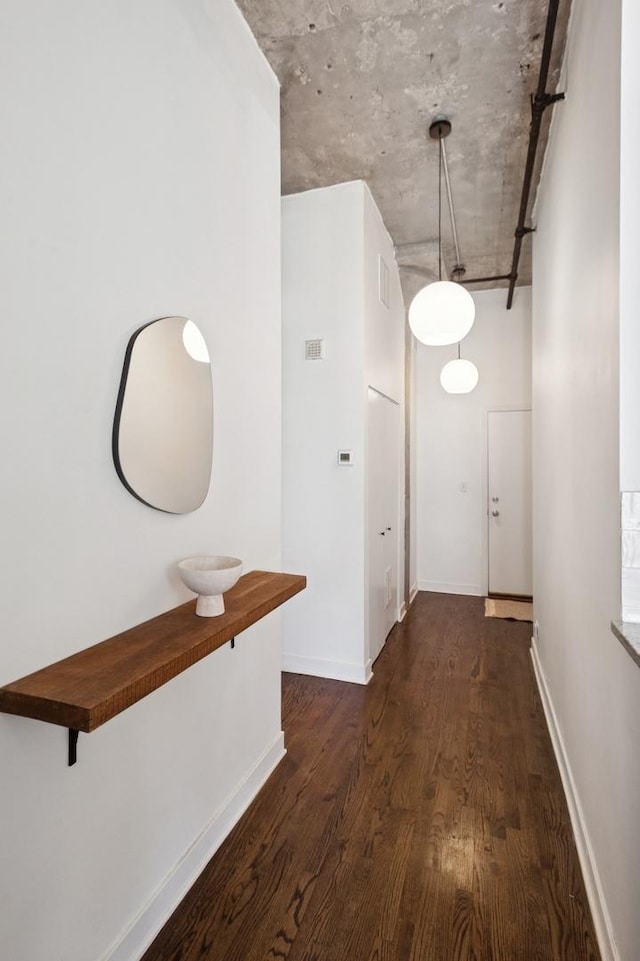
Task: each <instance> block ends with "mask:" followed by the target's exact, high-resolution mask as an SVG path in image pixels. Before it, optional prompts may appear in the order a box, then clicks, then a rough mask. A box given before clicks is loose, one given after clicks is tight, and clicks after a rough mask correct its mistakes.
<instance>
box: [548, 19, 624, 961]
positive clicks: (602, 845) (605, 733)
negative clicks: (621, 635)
mask: <svg viewBox="0 0 640 961" xmlns="http://www.w3.org/2000/svg"><path fill="white" fill-rule="evenodd" d="M631 6H632V5H631V4H629V9H628V10H627V9H626V5H625V12H626V13H628V12H629V10H631ZM620 9H621V4H620V2H613V3H610V4H606V5H603V4H602V3H599V2H598V0H583V2H582V3H579V4H574V6H573V17H572V23H571V30H570V37H569V43H568V48H567V53H566V62H565V70H564V76H563V78H562V79H561V84H560V89H562V90H566V93H567V99H566V102H565V103H563V104H562V105H559V106H557V107H556V108H554V118H553V127H552V136H551V141H550V145H549V149H548V155H547V158H546V167H545V171H544V178H543V183H542V187H541V191H540V197H539V205H538V214H537V232H536V233H535V234H534V235H533V244H534V247H533V250H534V265H533V266H534V273H533V276H534V286H533V383H534V387H533V394H534V456H533V463H534V598H535V617H536V618H537V620H538V622H539V639H538V642H537V645H536V647H535V649H534V655H535V660H536V665H537V668H538V672H539V676H540V680H541V686H542V690H543V693H544V694H545V698H546V707H547V712H548V716H549V718H550V720H551V728H552V733H553V735H554V739H555V745H556V752H557V754H558V757H559V760H560V764H561V769H562V771H563V775H564V778H565V786H566V787H567V788H568V795H569V800H570V805H571V808H572V813H573V821H574V829H575V833H576V838H577V842H578V847H579V851H580V854H581V859H582V863H583V870H584V874H585V880H586V882H587V885H588V888H589V891H590V897H591V904H592V910H593V912H594V917H595V921H596V924H597V926H598V930H599V934H600V940H601V946H602V953H603V959H604V961H610V959H614V958H615V959H619V961H635V959H636V958H637V957H638V950H639V947H640V915H639V914H638V890H640V841H639V835H638V823H640V755H639V754H638V742H639V739H640V671H638V668H637V665H635V664H634V663H633V661H632V660H631V658H630V657H629V655H628V654H627V653H626V652H625V650H624V649H623V648H622V647H621V645H620V644H619V643H618V641H617V640H616V639H615V638H614V637H613V635H612V634H611V631H610V627H609V623H610V621H611V620H612V618H616V617H617V616H618V614H619V607H620V533H619V528H620V514H619V342H618V340H619V339H618V329H619V324H618V297H619V281H620V266H621V263H620V256H619V238H620V192H619V186H620V155H619V149H618V145H619V143H620V116H619V105H620ZM625 30H626V26H625ZM627 41H628V42H629V44H633V45H634V46H636V45H637V33H634V34H633V36H629V37H628V38H627V37H626V36H625V49H628V47H627ZM594 118H598V132H597V136H594ZM634 129H636V130H637V121H636V126H634ZM627 136H628V135H627V133H625V136H624V139H623V147H624V145H625V143H626V142H627ZM625 168H626V161H625V163H624V164H623V170H624V169H625ZM623 223H627V227H629V225H628V222H627V221H626V218H623ZM625 239H626V241H627V242H629V243H633V245H634V246H635V247H637V239H636V236H635V231H633V236H631V235H628V236H627V237H626V238H625ZM627 263H628V261H627ZM635 272H636V274H637V266H636V267H635ZM635 322H636V324H637V315H636V319H635ZM635 363H636V366H637V354H636V355H635ZM623 433H624V429H623ZM637 443H638V438H637V436H636V437H635V444H636V445H637Z"/></svg>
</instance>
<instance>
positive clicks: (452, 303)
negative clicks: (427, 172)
mask: <svg viewBox="0 0 640 961" xmlns="http://www.w3.org/2000/svg"><path fill="white" fill-rule="evenodd" d="M450 133H451V123H450V122H449V121H448V120H447V119H445V118H444V117H441V118H437V119H436V120H434V121H433V123H432V124H431V126H430V127H429V134H430V136H431V137H432V138H433V139H436V138H437V140H438V144H439V148H440V149H439V164H438V277H439V279H438V280H437V281H436V282H435V283H433V284H427V286H426V287H423V288H422V290H419V291H418V293H417V294H416V295H415V297H414V298H413V300H412V301H411V304H410V306H409V327H410V328H411V331H412V333H413V335H414V337H415V338H416V339H417V340H419V341H420V343H422V344H426V345H427V347H440V346H444V345H446V344H455V343H459V342H460V341H461V340H462V338H463V337H466V336H467V334H468V333H469V331H470V330H471V328H472V326H473V322H474V320H475V316H476V306H475V303H474V301H473V297H472V296H471V294H470V293H469V291H468V290H465V288H464V287H462V286H461V285H460V284H459V283H454V282H453V281H450V280H443V279H442V171H443V168H444V172H445V178H446V186H447V196H448V198H449V214H450V217H451V229H452V232H453V240H454V244H455V249H456V257H457V263H456V267H455V268H454V274H457V275H458V276H460V275H461V274H462V273H464V268H463V267H462V266H461V263H460V250H459V247H458V235H457V231H456V223H455V216H454V212H453V198H452V196H451V184H450V181H449V168H448V166H447V155H446V151H445V149H444V138H445V137H448V136H449V134H450Z"/></svg>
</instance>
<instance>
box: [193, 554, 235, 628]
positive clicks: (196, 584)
mask: <svg viewBox="0 0 640 961" xmlns="http://www.w3.org/2000/svg"><path fill="white" fill-rule="evenodd" d="M178 572H179V574H180V577H181V578H182V581H183V583H184V584H185V585H186V586H187V587H188V588H189V590H190V591H193V592H194V593H195V594H197V595H198V603H197V604H196V614H199V615H200V617H216V616H217V615H218V614H224V599H223V597H222V595H223V593H224V592H225V591H228V590H230V589H231V588H232V587H233V585H234V584H235V583H236V581H237V580H238V578H239V577H240V575H241V574H242V561H241V560H240V559H239V558H237V557H187V558H185V560H183V561H178Z"/></svg>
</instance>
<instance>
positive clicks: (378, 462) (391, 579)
mask: <svg viewBox="0 0 640 961" xmlns="http://www.w3.org/2000/svg"><path fill="white" fill-rule="evenodd" d="M399 424H400V411H399V407H398V405H397V404H394V402H393V401H391V400H389V398H388V397H385V396H384V395H383V394H379V393H378V392H377V391H375V390H372V389H371V388H369V403H368V448H367V500H368V517H367V523H368V528H369V531H368V534H369V584H368V591H369V657H370V658H371V661H372V662H373V661H375V659H376V657H377V656H378V654H379V653H380V651H381V650H382V648H383V646H384V642H385V640H386V639H387V635H388V634H389V631H390V630H391V628H392V627H393V625H394V624H395V623H396V611H397V596H398V530H397V524H398V443H399V434H398V431H399Z"/></svg>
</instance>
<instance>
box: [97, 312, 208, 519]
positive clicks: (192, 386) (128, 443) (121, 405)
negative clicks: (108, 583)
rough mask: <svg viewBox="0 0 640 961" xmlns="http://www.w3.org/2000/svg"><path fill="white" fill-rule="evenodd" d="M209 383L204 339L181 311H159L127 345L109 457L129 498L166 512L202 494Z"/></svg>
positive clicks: (186, 506)
mask: <svg viewBox="0 0 640 961" xmlns="http://www.w3.org/2000/svg"><path fill="white" fill-rule="evenodd" d="M212 455H213V388H212V384H211V364H210V363H209V352H208V351H207V345H206V344H205V341H204V337H203V336H202V334H201V333H200V331H199V330H198V328H197V327H196V325H195V324H194V323H193V322H192V321H190V320H187V319H186V317H162V318H161V319H160V320H154V321H152V322H151V323H150V324H146V325H145V326H144V327H141V328H140V330H138V331H136V333H135V334H134V335H133V337H132V338H131V340H130V341H129V343H128V345H127V351H126V354H125V359H124V369H123V371H122V380H121V382H120V391H119V393H118V402H117V404H116V414H115V418H114V423H113V460H114V463H115V467H116V470H117V472H118V476H119V477H120V480H121V481H122V483H123V484H124V486H125V487H126V488H127V490H128V491H130V492H131V493H132V494H133V496H134V497H137V498H138V500H140V501H142V502H143V504H147V505H148V506H149V507H155V508H156V509H157V510H160V511H167V512H168V513H171V514H186V513H188V512H189V511H195V510H196V509H197V508H198V507H200V505H201V504H202V502H203V501H204V499H205V497H206V496H207V491H208V490H209V482H210V480H211V460H212Z"/></svg>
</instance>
